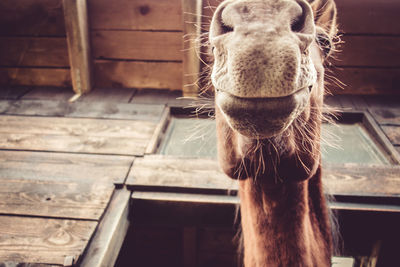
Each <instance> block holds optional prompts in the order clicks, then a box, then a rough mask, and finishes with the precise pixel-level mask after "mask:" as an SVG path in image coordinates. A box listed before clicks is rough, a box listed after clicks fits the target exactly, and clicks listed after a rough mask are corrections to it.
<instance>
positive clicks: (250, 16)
mask: <svg viewBox="0 0 400 267" xmlns="http://www.w3.org/2000/svg"><path fill="white" fill-rule="evenodd" d="M301 12H302V8H301V7H300V5H299V4H297V2H296V0H231V1H227V3H226V5H225V8H224V10H223V12H222V17H223V19H224V20H227V21H229V22H230V23H232V24H236V23H243V22H251V21H257V22H262V21H269V20H271V19H276V18H277V17H278V18H279V19H287V18H291V17H292V16H293V15H300V14H301Z"/></svg>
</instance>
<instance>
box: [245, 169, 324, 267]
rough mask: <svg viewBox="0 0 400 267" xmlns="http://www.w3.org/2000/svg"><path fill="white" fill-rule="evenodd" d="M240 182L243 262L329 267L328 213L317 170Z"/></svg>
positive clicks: (262, 264) (251, 264) (319, 173)
mask: <svg viewBox="0 0 400 267" xmlns="http://www.w3.org/2000/svg"><path fill="white" fill-rule="evenodd" d="M259 178H260V179H257V180H254V179H251V178H250V179H245V180H241V181H239V184H240V186H239V195H240V200H241V204H240V207H241V215H242V230H243V238H244V260H245V266H246V267H248V266H330V256H331V243H332V242H331V238H330V235H331V233H330V223H329V214H328V210H327V208H326V205H325V199H324V195H323V193H322V187H321V172H320V167H318V170H317V172H316V173H315V174H314V176H313V177H311V178H310V179H309V180H305V181H302V182H291V183H281V184H279V185H276V186H271V184H270V183H268V182H267V183H265V182H264V181H263V179H262V177H259Z"/></svg>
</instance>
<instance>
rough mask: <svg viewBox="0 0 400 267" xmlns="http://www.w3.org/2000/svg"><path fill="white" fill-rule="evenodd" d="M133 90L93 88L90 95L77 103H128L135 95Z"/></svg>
mask: <svg viewBox="0 0 400 267" xmlns="http://www.w3.org/2000/svg"><path fill="white" fill-rule="evenodd" d="M135 92H136V89H134V88H113V89H111V88H95V89H94V90H92V91H91V92H90V93H88V94H85V95H84V96H82V97H80V98H79V101H85V102H92V103H93V104H96V103H98V102H103V103H104V102H107V103H109V102H115V103H116V102H119V103H128V102H129V100H130V99H131V98H132V96H133V95H134V94H135Z"/></svg>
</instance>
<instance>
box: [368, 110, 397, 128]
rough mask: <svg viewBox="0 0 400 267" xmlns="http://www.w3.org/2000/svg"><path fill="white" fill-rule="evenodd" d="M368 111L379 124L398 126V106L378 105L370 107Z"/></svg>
mask: <svg viewBox="0 0 400 267" xmlns="http://www.w3.org/2000/svg"><path fill="white" fill-rule="evenodd" d="M369 111H370V112H371V114H372V116H373V117H374V119H375V120H376V121H377V122H378V123H379V124H391V125H397V126H400V109H398V108H388V107H386V108H385V107H381V108H379V107H378V108H370V109H369Z"/></svg>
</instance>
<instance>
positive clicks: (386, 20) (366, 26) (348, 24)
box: [335, 0, 400, 35]
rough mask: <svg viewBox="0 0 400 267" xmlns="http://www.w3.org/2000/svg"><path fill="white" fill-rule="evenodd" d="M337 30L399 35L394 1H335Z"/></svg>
mask: <svg viewBox="0 0 400 267" xmlns="http://www.w3.org/2000/svg"><path fill="white" fill-rule="evenodd" d="M335 2H336V5H337V8H338V16H339V19H338V22H339V29H340V30H341V31H342V32H344V33H352V34H387V35H398V34H400V25H399V23H396V21H398V10H399V9H400V3H399V2H398V1H396V0H380V1H375V0H364V1H362V3H360V2H359V1H357V0H335Z"/></svg>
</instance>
